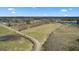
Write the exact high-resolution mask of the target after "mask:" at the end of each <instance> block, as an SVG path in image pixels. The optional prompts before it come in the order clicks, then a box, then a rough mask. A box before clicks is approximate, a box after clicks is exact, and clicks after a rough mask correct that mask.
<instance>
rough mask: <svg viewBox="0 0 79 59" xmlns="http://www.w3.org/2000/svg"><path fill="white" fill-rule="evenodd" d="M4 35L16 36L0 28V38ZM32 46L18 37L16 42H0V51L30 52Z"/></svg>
mask: <svg viewBox="0 0 79 59" xmlns="http://www.w3.org/2000/svg"><path fill="white" fill-rule="evenodd" d="M6 35H18V34H16V33H14V32H12V31H9V30H7V29H5V28H3V27H1V26H0V36H6ZM32 46H33V44H32V43H31V42H30V41H28V40H27V39H25V38H23V37H21V36H20V37H19V38H17V39H16V40H7V41H0V50H9V51H19V50H20V51H21V50H23V51H24V50H31V49H32Z"/></svg>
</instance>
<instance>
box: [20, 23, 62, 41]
mask: <svg viewBox="0 0 79 59" xmlns="http://www.w3.org/2000/svg"><path fill="white" fill-rule="evenodd" d="M59 25H60V24H59V23H53V24H52V23H50V24H44V25H41V26H38V27H34V28H29V29H27V30H24V31H22V32H23V33H24V34H28V35H30V36H32V37H34V38H36V39H37V40H38V41H39V42H44V41H45V40H46V39H47V37H48V35H49V33H50V32H52V31H53V30H54V29H55V28H56V27H57V26H59Z"/></svg>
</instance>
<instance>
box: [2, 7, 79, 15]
mask: <svg viewBox="0 0 79 59" xmlns="http://www.w3.org/2000/svg"><path fill="white" fill-rule="evenodd" d="M0 16H79V8H78V7H0Z"/></svg>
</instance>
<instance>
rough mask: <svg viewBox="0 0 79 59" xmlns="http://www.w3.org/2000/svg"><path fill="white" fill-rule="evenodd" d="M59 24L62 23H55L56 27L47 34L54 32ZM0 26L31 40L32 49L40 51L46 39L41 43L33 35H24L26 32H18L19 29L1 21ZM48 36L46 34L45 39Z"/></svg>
mask: <svg viewBox="0 0 79 59" xmlns="http://www.w3.org/2000/svg"><path fill="white" fill-rule="evenodd" d="M61 25H62V24H59V25H57V26H56V27H54V29H53V30H52V31H50V32H49V34H50V33H51V32H54V30H56V29H57V28H59V27H61ZM0 26H2V27H4V28H6V29H8V30H11V31H13V32H15V33H17V34H19V35H21V36H22V37H24V38H26V39H28V40H29V41H31V42H32V43H33V48H32V51H40V50H41V47H42V46H43V44H44V43H45V42H46V40H45V41H44V42H43V43H42V44H41V43H40V42H39V41H38V40H37V39H35V38H33V37H31V36H29V35H26V34H24V33H22V32H20V31H17V30H15V29H12V28H11V27H8V26H6V25H4V24H2V23H0ZM49 34H48V36H49ZM48 36H47V37H46V38H45V39H47V38H48Z"/></svg>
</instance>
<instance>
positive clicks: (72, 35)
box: [53, 25, 79, 51]
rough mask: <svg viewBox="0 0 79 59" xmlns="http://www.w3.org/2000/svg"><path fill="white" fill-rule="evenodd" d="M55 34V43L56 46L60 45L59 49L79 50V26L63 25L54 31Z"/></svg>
mask: <svg viewBox="0 0 79 59" xmlns="http://www.w3.org/2000/svg"><path fill="white" fill-rule="evenodd" d="M54 36H55V38H54V39H55V41H54V42H55V43H54V45H55V44H56V47H59V50H62V49H63V50H68V51H77V50H79V28H76V27H72V26H70V25H63V26H62V27H60V28H59V29H57V30H56V31H55V32H54ZM57 42H58V43H57ZM53 48H54V46H53ZM61 48H62V49H61ZM55 50H56V49H55Z"/></svg>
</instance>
